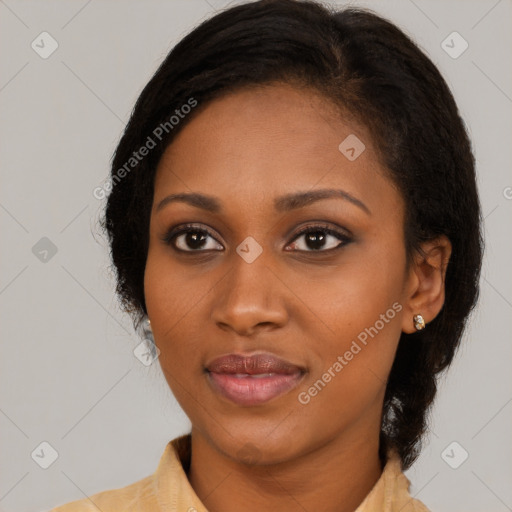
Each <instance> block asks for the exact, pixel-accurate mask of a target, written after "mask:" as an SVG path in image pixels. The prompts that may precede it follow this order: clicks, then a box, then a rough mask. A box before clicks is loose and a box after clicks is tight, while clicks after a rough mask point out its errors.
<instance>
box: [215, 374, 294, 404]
mask: <svg viewBox="0 0 512 512" xmlns="http://www.w3.org/2000/svg"><path fill="white" fill-rule="evenodd" d="M208 375H209V381H210V382H211V383H212V384H213V388H214V389H215V391H217V392H219V393H221V394H222V395H223V396H225V397H226V398H229V399H230V400H231V401H233V402H235V403H236V404H238V405H259V404H263V403H265V402H268V401H269V400H272V399H273V398H276V397H278V396H280V395H283V394H284V393H287V392H288V391H290V390H292V389H293V388H294V387H296V386H297V385H298V383H299V382H300V381H301V380H302V376H303V374H301V373H294V374H292V375H284V374H279V373H276V374H274V375H272V376H269V377H254V376H250V375H249V376H247V377H236V376H235V375H233V374H230V373H213V372H208Z"/></svg>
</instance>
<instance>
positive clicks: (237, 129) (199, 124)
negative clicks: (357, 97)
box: [155, 84, 397, 208]
mask: <svg viewBox="0 0 512 512" xmlns="http://www.w3.org/2000/svg"><path fill="white" fill-rule="evenodd" d="M199 108H200V107H199ZM340 145H341V147H340ZM347 150H349V151H348V153H347ZM354 156H356V158H355V159H354V158H353V157H354ZM349 157H350V158H349ZM327 187H340V188H343V189H344V190H346V191H347V192H349V193H350V194H352V195H353V196H355V197H364V198H366V201H364V202H365V203H367V204H368V203H374V204H375V203H378V202H379V201H381V200H382V196H383V194H384V195H385V194H386V193H389V194H391V195H393V194H395V192H394V187H393V186H392V183H391V182H390V180H389V179H388V178H387V177H386V173H385V171H384V169H383V168H382V167H381V165H380V163H379V159H378V156H377V154H376V151H375V149H374V146H373V142H372V140H371V138H370V136H369V133H368V131H367V130H366V129H365V128H364V127H362V126H360V125H357V124H355V123H354V122H349V121H345V120H344V119H343V118H342V117H341V116H340V110H339V109H338V108H336V107H335V106H334V105H333V104H332V103H331V102H330V101H328V100H327V99H325V98H324V97H322V96H321V95H320V94H318V93H317V92H314V91H312V90H306V89H298V88H296V87H293V86H291V85H289V84H272V85H266V86H261V87H251V88H246V89H243V90H240V91H236V92H234V93H230V94H228V95H226V96H224V97H222V98H219V99H216V100H214V101H212V102H210V103H209V104H207V105H205V106H204V107H203V108H202V109H201V110H200V111H198V112H197V113H196V115H195V117H194V118H193V119H192V120H191V121H190V122H189V123H188V124H187V125H185V127H184V128H183V129H182V130H181V131H180V132H179V133H178V135H177V136H176V138H175V139H174V140H173V142H172V143H171V144H170V145H169V147H168V148H167V149H166V151H165V153H164V155H163V157H162V159H161V161H160V163H159V166H158V169H157V175H156V179H155V204H156V203H157V201H158V200H159V199H161V198H162V197H163V196H164V195H165V194H169V193H173V192H176V191H182V192H190V191H194V192H203V193H207V194H210V195H216V196H219V197H221V198H222V200H223V201H225V202H226V203H230V202H231V203H233V202H235V201H240V202H242V203H246V204H247V203H256V202H259V203H261V204H262V203H268V205H269V206H270V205H271V204H272V203H271V197H270V196H281V195H284V194H287V193H290V192H294V191H298V190H309V189H312V188H327ZM395 195H396V194H395ZM391 199H392V200H393V201H395V202H396V201H397V198H396V197H392V198H391ZM370 208H371V207H370Z"/></svg>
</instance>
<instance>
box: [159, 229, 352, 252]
mask: <svg viewBox="0 0 512 512" xmlns="http://www.w3.org/2000/svg"><path fill="white" fill-rule="evenodd" d="M301 237H304V242H303V243H298V242H296V240H298V239H300V238H301ZM209 238H210V239H211V242H209V241H208V239H209ZM329 239H331V240H330V243H328V241H329ZM162 240H163V242H164V243H166V244H167V245H172V246H173V247H174V248H175V249H176V250H177V251H181V252H206V251H211V250H213V251H222V250H223V247H222V245H221V244H220V243H218V242H217V240H216V238H215V237H214V236H213V235H212V234H211V233H210V232H209V231H208V230H206V229H203V228H199V227H196V226H194V225H193V224H186V225H185V226H181V227H178V228H172V229H171V230H169V232H168V233H167V234H166V235H164V236H163V237H162ZM336 241H337V242H338V243H336ZM350 242H351V237H350V236H349V235H348V234H346V233H344V232H341V231H337V230H335V229H332V228H331V227H329V226H325V225H315V226H307V227H305V228H303V229H301V230H300V231H299V232H298V233H297V234H296V236H295V238H294V239H293V243H292V244H290V245H289V246H288V247H292V248H293V249H295V250H298V251H302V252H327V251H331V250H336V249H339V248H341V247H342V246H344V245H346V244H348V243H350Z"/></svg>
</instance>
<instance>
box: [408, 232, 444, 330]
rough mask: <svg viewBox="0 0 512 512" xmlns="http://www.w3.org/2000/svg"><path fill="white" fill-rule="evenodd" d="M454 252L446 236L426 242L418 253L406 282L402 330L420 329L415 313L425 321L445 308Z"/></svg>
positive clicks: (429, 320)
mask: <svg viewBox="0 0 512 512" xmlns="http://www.w3.org/2000/svg"><path fill="white" fill-rule="evenodd" d="M451 253H452V244H451V243H450V241H449V240H448V238H447V237H446V236H445V235H441V236H439V237H438V238H436V239H434V240H429V241H428V242H424V243H423V244H422V245H421V247H420V249H419V250H418V251H417V252H416V253H415V255H414V258H413V261H412V262H411V267H410V269H409V276H408V279H407V283H406V290H405V291H406V295H405V299H404V314H403V317H402V331H403V332H405V333H408V334H410V333H413V332H416V328H415V327H414V321H413V317H414V315H418V314H419V315H421V316H422V317H423V318H424V320H425V324H428V322H431V321H432V320H433V319H434V318H435V317H436V316H437V315H438V314H439V312H440V311H441V308H442V307H443V304H444V298H445V289H444V284H445V277H446V269H447V267H448V262H449V260H450V256H451Z"/></svg>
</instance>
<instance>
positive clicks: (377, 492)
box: [50, 434, 429, 512]
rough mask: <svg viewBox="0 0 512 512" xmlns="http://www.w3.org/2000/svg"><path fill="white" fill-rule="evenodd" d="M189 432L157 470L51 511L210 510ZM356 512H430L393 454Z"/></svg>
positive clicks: (170, 447)
mask: <svg viewBox="0 0 512 512" xmlns="http://www.w3.org/2000/svg"><path fill="white" fill-rule="evenodd" d="M190 441H191V438H190V434H187V435H184V436H180V437H177V438H176V439H173V440H172V441H169V443H168V444H167V445H166V447H165V451H164V453H163V455H162V456H161V458H160V462H159V464H158V467H157V469H156V471H155V472H154V473H153V474H152V475H150V476H148V477H146V478H143V479H142V480H139V481H137V482H135V483H133V484H131V485H128V486H126V487H122V488H119V489H112V490H109V491H103V492H99V493H97V494H94V495H92V496H90V497H89V498H84V499H80V500H77V501H72V502H70V503H67V504H65V505H61V506H59V507H56V508H53V509H52V510H51V511H50V512H120V511H123V512H142V511H144V512H170V511H174V512H208V510H207V509H206V507H205V506H204V505H203V504H202V502H201V500H200V499H199V498H198V497H197V495H196V493H195V492H194V489H193V488H192V486H191V485H190V483H189V481H188V478H187V475H186V473H185V470H184V468H183V464H184V463H185V464H187V463H188V461H189V460H190V459H189V458H190ZM355 512H429V510H428V508H427V507H426V506H425V505H423V503H421V502H420V501H418V500H416V499H414V498H412V497H411V495H410V494H409V480H408V479H407V477H406V476H405V475H404V474H403V472H402V471H401V467H400V459H399V458H398V456H397V455H396V454H394V453H392V454H391V455H390V457H389V458H388V461H387V463H386V465H385V467H384V470H383V472H382V474H381V476H380V478H379V480H378V481H377V483H376V484H375V485H374V486H373V488H372V490H371V491H370V492H369V493H368V495H367V496H366V498H365V499H364V500H363V502H362V503H361V504H360V505H359V507H357V509H356V510H355Z"/></svg>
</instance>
